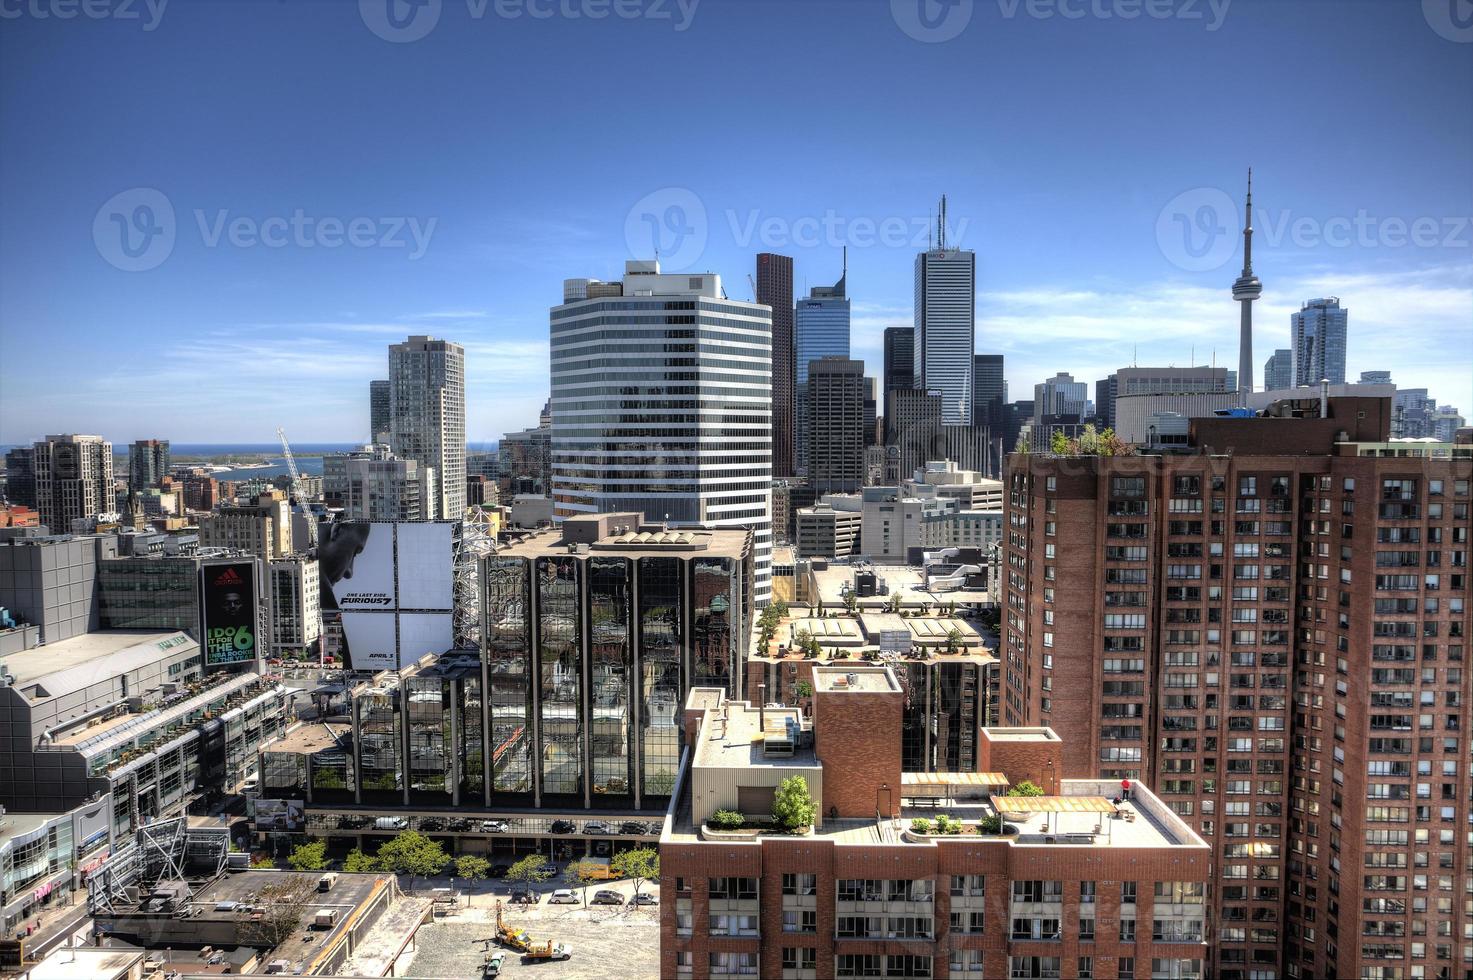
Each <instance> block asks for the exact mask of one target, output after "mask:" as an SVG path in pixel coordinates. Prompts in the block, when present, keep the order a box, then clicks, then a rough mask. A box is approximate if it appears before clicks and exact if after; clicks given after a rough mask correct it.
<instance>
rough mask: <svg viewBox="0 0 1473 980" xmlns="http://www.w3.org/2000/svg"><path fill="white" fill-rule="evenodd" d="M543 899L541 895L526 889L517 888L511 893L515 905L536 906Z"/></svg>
mask: <svg viewBox="0 0 1473 980" xmlns="http://www.w3.org/2000/svg"><path fill="white" fill-rule="evenodd" d="M541 898H542V896H541V895H539V894H537V893H536V892H534V891H529V890H528V889H526V888H515V889H513V890H512V893H511V902H512V904H514V905H536V904H537V903H538V901H540V900H541Z"/></svg>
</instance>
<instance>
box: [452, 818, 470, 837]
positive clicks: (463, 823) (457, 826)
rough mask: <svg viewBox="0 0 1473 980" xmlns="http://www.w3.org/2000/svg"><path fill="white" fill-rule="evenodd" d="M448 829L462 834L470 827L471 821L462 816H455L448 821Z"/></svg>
mask: <svg viewBox="0 0 1473 980" xmlns="http://www.w3.org/2000/svg"><path fill="white" fill-rule="evenodd" d="M450 829H451V830H453V831H455V832H456V833H458V834H463V833H465V832H466V831H467V830H470V829H471V822H470V821H469V820H466V819H465V818H463V817H456V818H455V819H454V820H452V821H450Z"/></svg>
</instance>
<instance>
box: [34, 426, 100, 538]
mask: <svg viewBox="0 0 1473 980" xmlns="http://www.w3.org/2000/svg"><path fill="white" fill-rule="evenodd" d="M32 449H33V463H34V467H35V475H36V511H37V513H39V514H40V516H41V523H42V524H44V525H46V527H48V528H50V529H51V532H52V533H53V534H66V533H69V532H70V531H71V529H72V522H73V521H76V520H81V519H83V518H86V517H91V516H93V515H95V514H110V513H113V512H114V511H115V510H116V509H117V503H116V498H115V497H114V494H113V444H112V443H110V442H108V441H107V440H106V439H104V438H102V436H86V435H60V436H47V437H46V438H45V440H44V441H42V442H38V443H36V444H35V445H34V446H33V447H32Z"/></svg>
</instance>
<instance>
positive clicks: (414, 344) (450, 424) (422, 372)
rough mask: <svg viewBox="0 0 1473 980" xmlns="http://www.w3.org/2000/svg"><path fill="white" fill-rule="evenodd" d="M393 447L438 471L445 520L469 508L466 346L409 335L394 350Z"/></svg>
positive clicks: (391, 360) (391, 391)
mask: <svg viewBox="0 0 1473 980" xmlns="http://www.w3.org/2000/svg"><path fill="white" fill-rule="evenodd" d="M389 425H390V429H391V436H390V445H391V446H392V447H393V450H394V454H395V455H396V456H398V457H399V458H400V459H412V460H414V461H415V462H417V463H419V465H421V466H427V467H430V468H432V469H433V470H434V471H435V477H436V479H437V480H438V481H439V485H440V486H439V498H440V499H439V503H438V506H437V508H436V510H437V512H438V514H439V516H440V517H442V518H446V519H449V520H459V519H460V515H461V513H462V512H463V511H464V510H465V348H463V347H461V346H460V345H459V344H456V343H452V342H450V341H448V340H436V339H435V338H433V337H410V338H409V339H408V340H406V341H404V342H403V343H400V344H394V345H392V346H391V347H390V348H389Z"/></svg>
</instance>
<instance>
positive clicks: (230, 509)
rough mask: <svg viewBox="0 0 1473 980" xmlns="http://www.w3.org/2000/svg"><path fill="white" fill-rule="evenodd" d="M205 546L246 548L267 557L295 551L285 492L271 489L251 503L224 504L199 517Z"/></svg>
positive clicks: (200, 532)
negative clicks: (225, 505) (293, 549)
mask: <svg viewBox="0 0 1473 980" xmlns="http://www.w3.org/2000/svg"><path fill="white" fill-rule="evenodd" d="M199 543H200V547H202V548H228V549H230V550H232V551H244V552H248V553H250V554H252V555H255V556H256V557H258V558H262V559H264V560H266V561H272V560H274V559H277V558H285V557H286V556H288V555H290V554H291V553H292V517H291V504H290V503H289V502H288V501H287V497H286V494H284V493H282V492H281V491H280V490H272V491H268V492H267V493H263V494H261V495H259V496H258V497H256V499H255V500H254V501H252V502H251V503H249V504H244V505H241V506H227V507H221V508H220V509H219V510H217V511H215V512H214V513H213V514H208V515H205V516H203V517H201V518H200V521H199Z"/></svg>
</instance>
